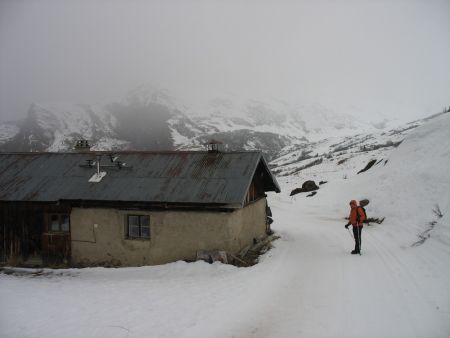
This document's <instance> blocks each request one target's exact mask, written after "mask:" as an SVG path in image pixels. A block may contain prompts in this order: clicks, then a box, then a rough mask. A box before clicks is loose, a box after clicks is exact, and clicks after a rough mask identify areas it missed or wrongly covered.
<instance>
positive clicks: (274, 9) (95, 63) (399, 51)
mask: <svg viewBox="0 0 450 338" xmlns="http://www.w3.org/2000/svg"><path fill="white" fill-rule="evenodd" d="M449 60H450V1H449V0H443V1H440V0H423V1H414V0H404V1H403V0H398V1H397V0H386V1H383V0H373V1H368V0H348V1H346V0H342V1H332V0H329V1H321V0H304V1H300V0H299V1H277V0H273V1H261V0H258V1H245V0H239V1H238V0H235V1H233V0H227V1H225V0H223V1H213V0H205V1H189V0H179V1H173V0H158V1H151V0H147V1H139V0H125V1H114V0H86V1H83V0H74V1H65V0H57V1H48V0H40V1H37V0H36V1H31V0H30V1H23V0H11V1H8V0H0V120H5V119H12V118H16V117H23V116H25V114H26V111H27V109H28V107H29V105H30V104H31V103H33V102H49V101H50V102H51V101H65V102H86V103H96V102H103V101H108V100H120V99H121V98H123V97H124V96H125V94H126V93H127V92H128V91H129V90H131V89H133V88H134V87H136V86H138V85H140V84H143V83H150V84H153V85H155V86H159V87H163V88H167V89H169V90H170V91H173V92H174V93H176V94H177V95H178V94H179V95H181V96H182V97H184V98H187V99H188V100H192V101H199V100H206V99H209V98H212V97H215V96H220V95H221V94H222V93H228V92H233V93H239V95H240V96H243V97H249V98H253V97H257V98H264V97H270V98H277V99H283V100H287V101H288V102H291V103H294V102H297V103H307V104H308V103H315V102H318V103H321V104H324V105H325V106H327V105H330V106H331V105H333V106H336V107H348V106H356V107H359V108H361V110H360V114H361V115H362V116H364V115H365V114H366V115H367V114H369V113H371V112H379V113H382V114H384V115H386V116H389V117H408V118H409V117H411V118H414V117H418V116H424V115H426V114H428V113H434V112H436V111H440V110H441V109H442V108H443V106H445V105H447V106H448V105H450V61H449Z"/></svg>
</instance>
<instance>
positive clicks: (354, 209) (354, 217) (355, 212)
mask: <svg viewBox="0 0 450 338" xmlns="http://www.w3.org/2000/svg"><path fill="white" fill-rule="evenodd" d="M350 208H351V210H350V215H349V216H348V222H349V223H350V224H351V225H353V226H358V227H362V226H363V222H364V220H365V219H366V216H365V215H364V211H362V209H361V208H360V207H358V204H357V203H356V201H355V200H352V201H350ZM358 216H359V222H358Z"/></svg>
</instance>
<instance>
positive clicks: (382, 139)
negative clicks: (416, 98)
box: [270, 113, 443, 181]
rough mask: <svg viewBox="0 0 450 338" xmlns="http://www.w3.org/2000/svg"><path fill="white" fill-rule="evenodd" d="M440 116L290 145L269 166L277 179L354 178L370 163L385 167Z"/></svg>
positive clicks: (322, 179)
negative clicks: (401, 147) (411, 138)
mask: <svg viewBox="0 0 450 338" xmlns="http://www.w3.org/2000/svg"><path fill="white" fill-rule="evenodd" d="M442 114H443V113H440V114H436V115H433V116H430V117H427V118H425V119H421V120H417V121H413V122H410V123H407V124H405V125H401V126H398V127H396V128H393V129H383V130H372V131H368V132H367V131H366V132H361V131H360V130H359V131H358V133H354V134H348V135H346V136H344V137H339V136H331V137H327V138H324V139H322V140H319V141H317V142H309V143H305V144H303V145H291V146H288V147H286V148H284V149H283V150H282V151H281V152H280V156H279V157H278V158H276V159H274V160H273V161H272V162H271V163H270V165H271V167H272V170H273V171H274V172H275V173H276V174H277V175H278V176H279V177H283V176H297V177H299V178H300V179H302V178H303V179H314V180H318V181H328V180H331V179H342V178H347V177H350V176H352V175H354V174H357V173H358V172H359V171H361V170H363V169H365V168H366V166H367V165H368V164H369V163H373V164H372V165H373V166H374V167H380V166H385V165H386V163H388V161H389V160H388V157H389V156H390V153H391V152H392V151H393V150H394V149H396V147H398V146H399V144H401V143H402V141H403V140H404V139H405V137H407V136H408V135H409V134H410V133H412V132H413V131H414V130H415V129H416V128H417V127H419V126H421V125H423V124H424V123H427V122H428V121H430V120H433V119H436V118H437V117H439V116H441V115H442Z"/></svg>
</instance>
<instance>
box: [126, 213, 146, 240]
mask: <svg viewBox="0 0 450 338" xmlns="http://www.w3.org/2000/svg"><path fill="white" fill-rule="evenodd" d="M127 221H128V224H127V227H128V232H127V234H128V238H142V239H150V216H148V215H128V217H127Z"/></svg>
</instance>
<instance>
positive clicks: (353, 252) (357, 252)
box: [351, 250, 359, 255]
mask: <svg viewBox="0 0 450 338" xmlns="http://www.w3.org/2000/svg"><path fill="white" fill-rule="evenodd" d="M351 254H352V255H359V251H356V250H353V251H352V252H351Z"/></svg>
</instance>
